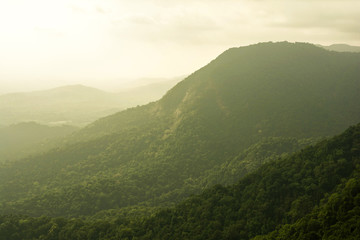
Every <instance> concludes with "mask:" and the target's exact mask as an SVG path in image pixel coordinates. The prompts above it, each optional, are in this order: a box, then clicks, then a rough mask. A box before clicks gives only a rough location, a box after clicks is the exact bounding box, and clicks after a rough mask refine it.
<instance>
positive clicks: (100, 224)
mask: <svg viewBox="0 0 360 240" xmlns="http://www.w3.org/2000/svg"><path fill="white" fill-rule="evenodd" d="M359 177H360V124H358V125H357V126H354V127H350V128H349V129H348V130H346V131H345V132H344V133H343V134H341V135H339V136H336V137H334V138H332V139H329V140H326V141H322V142H320V143H318V144H317V145H315V146H312V147H307V148H305V149H302V150H301V151H299V152H298V153H296V154H292V155H291V156H288V157H286V158H284V159H277V160H274V161H270V162H268V163H266V164H264V165H263V166H261V167H260V168H259V169H258V170H256V171H254V172H253V173H251V174H249V175H247V176H246V177H244V178H243V179H241V180H240V181H238V182H237V183H236V184H234V185H231V186H228V187H224V186H221V185H216V186H214V187H212V188H209V189H207V190H205V191H204V192H203V193H202V194H200V195H196V196H192V197H190V198H188V199H187V200H185V201H183V202H182V203H180V204H178V205H177V206H176V207H174V208H169V209H163V210H161V211H160V212H158V213H156V214H155V215H153V216H151V217H145V218H143V217H142V218H139V217H132V218H126V217H125V218H124V217H119V218H117V219H116V220H115V221H106V220H93V221H83V220H80V219H64V218H50V217H44V216H43V217H40V218H32V217H25V216H14V215H7V216H0V226H1V227H0V239H6V240H12V239H24V240H26V239H139V240H141V239H144V240H145V239H154V240H157V239H159V240H160V239H174V240H177V239H179V240H180V239H181V240H182V239H189V240H190V239H198V240H202V239H204V240H205V239H206V240H208V239H214V240H215V239H216V240H221V239H224V240H225V239H226V240H230V239H234V240H235V239H244V240H246V239H254V240H273V239H315V240H316V239H358V238H359V237H360V224H359V223H360V211H359V210H360V201H359V200H360V181H359V179H360V178H359ZM265 234H267V235H265Z"/></svg>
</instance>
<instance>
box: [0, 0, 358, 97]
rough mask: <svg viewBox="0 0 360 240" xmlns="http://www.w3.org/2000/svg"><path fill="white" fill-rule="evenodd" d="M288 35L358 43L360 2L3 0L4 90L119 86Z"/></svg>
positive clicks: (0, 64) (0, 71)
mask: <svg viewBox="0 0 360 240" xmlns="http://www.w3.org/2000/svg"><path fill="white" fill-rule="evenodd" d="M284 40H287V41H290V42H294V41H298V42H312V43H319V44H324V45H330V44H333V43H347V44H350V45H360V1H358V0H337V1H331V0H330V1H326V0H283V1H282V0H269V1H266V0H221V1H219V0H31V1H30V0H0V93H4V92H9V91H26V90H34V89H42V88H49V87H55V86H60V85H68V84H85V85H89V86H94V87H100V88H104V89H110V88H114V87H115V86H116V88H119V86H121V85H125V84H126V83H125V80H127V79H133V78H141V77H176V76H180V75H187V74H190V73H192V72H194V71H195V70H197V69H198V68H200V67H202V66H203V65H205V64H207V63H208V62H209V61H211V60H212V59H214V58H215V57H216V56H217V55H219V54H220V53H221V52H223V51H225V50H226V49H228V48H230V47H238V46H244V45H249V44H253V43H258V42H264V41H284Z"/></svg>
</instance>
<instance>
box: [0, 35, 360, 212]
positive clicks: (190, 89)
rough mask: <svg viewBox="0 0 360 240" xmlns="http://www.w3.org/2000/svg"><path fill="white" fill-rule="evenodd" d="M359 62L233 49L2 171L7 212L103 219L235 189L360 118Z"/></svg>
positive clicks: (310, 51)
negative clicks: (223, 187)
mask: <svg viewBox="0 0 360 240" xmlns="http://www.w3.org/2000/svg"><path fill="white" fill-rule="evenodd" d="M359 65H360V54H354V53H338V52H330V51H326V50H324V49H321V48H319V47H316V46H314V45H311V44H304V43H296V44H291V43H287V42H283V43H262V44H256V45H252V46H248V47H240V48H233V49H229V50H227V51H226V52H224V53H223V54H221V55H220V56H219V57H217V58H216V59H215V60H213V61H212V62H211V63H209V64H208V65H207V66H205V67H203V68H202V69H200V70H198V71H196V72H195V73H193V74H192V75H190V76H189V77H187V78H186V79H184V80H183V81H182V82H180V83H178V84H177V85H176V86H175V87H174V88H172V89H171V90H170V91H168V92H167V94H166V95H165V96H164V97H163V98H162V99H160V100H159V101H157V102H154V103H150V104H148V105H145V106H142V107H136V108H132V109H128V110H126V111H123V112H120V113H117V114H114V115H111V116H108V117H106V118H102V119H100V120H98V121H96V122H94V123H92V124H90V125H88V126H87V127H86V128H84V129H82V130H80V131H79V132H77V133H76V134H74V135H73V136H72V137H71V138H67V139H66V141H65V143H64V145H63V146H59V147H58V148H56V149H53V150H52V151H50V152H47V153H44V154H42V155H38V156H33V157H29V158H26V159H24V160H22V161H17V162H13V163H8V164H4V165H2V166H1V167H0V213H2V214H3V213H21V214H29V215H32V216H38V215H44V214H46V215H49V216H68V217H70V216H71V217H74V216H90V215H93V214H96V213H98V214H100V215H101V216H104V215H107V214H112V212H111V211H115V212H116V211H117V212H121V211H122V210H123V209H124V208H131V207H135V206H136V207H139V206H140V207H143V208H149V209H152V208H153V207H158V206H169V205H173V204H174V203H176V202H179V201H181V200H182V199H184V198H185V197H187V196H189V195H191V194H194V193H195V194H196V193H200V192H201V191H202V190H203V189H204V188H206V187H209V186H212V185H214V184H216V183H224V184H231V183H233V182H234V181H237V180H238V179H240V178H241V177H243V176H244V175H245V174H246V173H248V172H251V171H254V170H255V169H257V168H258V167H259V166H261V164H263V163H265V162H268V161H270V160H272V159H274V158H277V157H278V156H281V155H286V154H283V153H286V152H292V151H294V150H297V149H299V148H300V147H302V146H304V145H306V144H307V143H311V142H313V139H314V138H318V137H323V136H329V135H334V134H337V133H339V132H341V131H342V130H343V129H345V128H346V127H347V126H349V125H351V124H355V123H356V122H358V121H360V111H359V110H360V105H359V104H358V103H359V102H360V95H359V94H358V93H359V92H360V68H359ZM271 149H274V150H271ZM255 151H259V155H260V156H257V155H256V153H255Z"/></svg>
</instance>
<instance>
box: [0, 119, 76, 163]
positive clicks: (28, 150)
mask: <svg viewBox="0 0 360 240" xmlns="http://www.w3.org/2000/svg"><path fill="white" fill-rule="evenodd" d="M76 130H78V128H76V127H73V126H66V125H63V126H46V125H42V124H38V123H36V122H23V123H18V124H14V125H11V126H8V127H2V128H1V127H0V162H3V161H9V160H14V159H17V158H21V157H26V156H27V155H29V154H35V153H38V152H39V151H40V150H44V151H45V150H46V149H47V150H49V148H50V147H51V146H54V144H55V142H54V143H53V144H52V145H50V142H53V141H55V140H56V139H59V138H63V137H65V136H68V135H70V134H71V133H73V132H75V131H76Z"/></svg>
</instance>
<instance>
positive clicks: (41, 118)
mask: <svg viewBox="0 0 360 240" xmlns="http://www.w3.org/2000/svg"><path fill="white" fill-rule="evenodd" d="M178 81H179V80H178V79H172V80H168V81H165V80H163V81H162V82H158V83H152V84H148V85H146V84H145V85H143V86H140V87H136V88H132V89H127V90H123V91H121V92H117V93H110V92H105V91H102V90H99V89H96V88H91V87H87V86H83V85H71V86H63V87H58V88H54V89H49V90H43V91H35V92H26V93H11V94H5V95H0V111H1V112H2V113H3V114H1V116H0V124H2V125H10V124H16V123H19V122H26V121H36V122H41V123H44V124H52V125H56V124H70V125H80V126H84V125H86V124H88V123H90V122H93V121H95V120H96V119H98V118H100V117H104V116H107V115H109V114H113V113H115V112H118V111H120V110H124V109H126V108H129V107H134V106H137V105H141V104H146V103H149V102H151V101H155V100H158V99H160V98H161V97H162V96H163V95H164V94H165V93H166V91H167V90H169V89H170V88H171V87H172V86H174V85H175V84H176V83H177V82H178Z"/></svg>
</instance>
